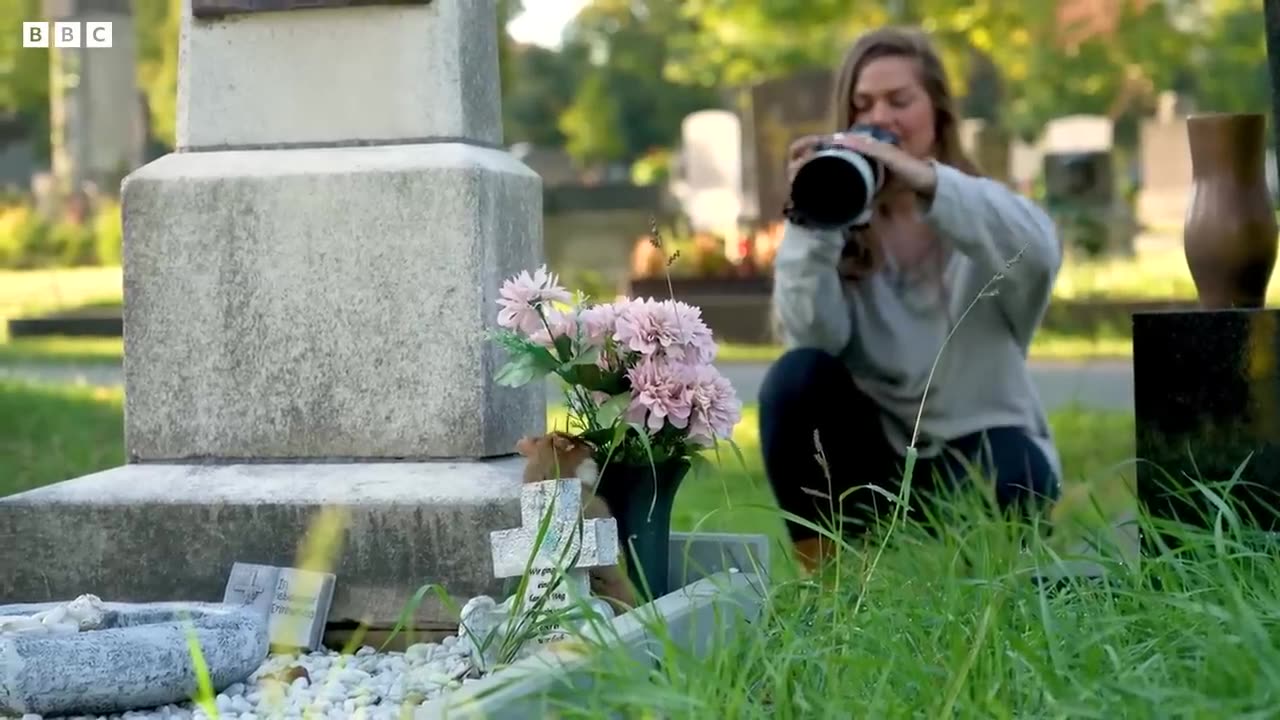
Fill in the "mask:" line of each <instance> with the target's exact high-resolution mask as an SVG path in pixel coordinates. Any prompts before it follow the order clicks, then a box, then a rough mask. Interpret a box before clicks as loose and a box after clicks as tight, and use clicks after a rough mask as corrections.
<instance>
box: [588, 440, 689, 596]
mask: <svg viewBox="0 0 1280 720" xmlns="http://www.w3.org/2000/svg"><path fill="white" fill-rule="evenodd" d="M689 468H690V464H689V461H688V460H686V459H684V458H677V459H672V460H666V461H663V462H659V463H652V464H651V463H648V462H644V463H615V462H612V461H610V462H609V464H608V465H607V466H606V467H605V469H604V472H603V473H601V475H600V482H599V484H598V485H597V489H596V494H597V495H599V496H600V497H601V498H603V499H604V501H605V503H606V504H607V505H608V506H609V512H611V513H613V517H614V518H615V519H616V520H617V522H618V548H619V549H620V550H621V551H622V552H623V553H624V555H623V557H624V558H625V559H626V565H627V576H628V578H629V579H630V580H631V584H632V585H633V586H635V590H636V601H637V603H639V604H643V603H647V602H651V601H653V600H654V599H655V598H659V597H662V596H663V595H666V594H667V593H668V592H670V590H671V588H670V587H668V585H669V582H668V570H667V568H668V564H669V563H668V561H669V553H670V549H669V547H670V544H671V543H670V541H671V506H672V504H673V503H674V502H675V499H676V491H677V490H679V489H680V483H681V481H683V480H684V476H685V475H686V474H687V473H688V472H689ZM655 470H656V472H655Z"/></svg>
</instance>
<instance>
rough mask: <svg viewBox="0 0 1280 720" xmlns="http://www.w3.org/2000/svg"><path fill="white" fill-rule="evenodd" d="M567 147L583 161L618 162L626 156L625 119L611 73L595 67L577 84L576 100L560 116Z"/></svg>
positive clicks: (589, 162)
mask: <svg viewBox="0 0 1280 720" xmlns="http://www.w3.org/2000/svg"><path fill="white" fill-rule="evenodd" d="M560 131H561V132H562V133H563V134H564V136H565V138H566V139H567V143H566V144H565V150H566V151H568V153H569V155H570V157H572V158H573V159H574V160H575V161H577V162H578V163H579V164H580V165H584V166H586V165H595V164H598V163H609V162H617V161H619V160H622V159H624V158H625V157H626V154H627V146H626V134H627V130H626V128H625V121H624V119H623V110H622V103H621V102H619V98H618V93H616V92H614V90H613V88H612V87H610V82H609V77H608V75H607V74H606V73H605V72H604V71H600V70H596V71H593V72H591V73H590V74H589V75H587V78H586V79H585V80H584V81H583V82H582V85H581V86H580V87H579V88H578V93H577V95H576V96H575V97H574V99H573V104H572V105H570V106H569V108H568V109H567V110H565V112H564V114H562V115H561V116H560Z"/></svg>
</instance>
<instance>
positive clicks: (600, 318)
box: [579, 301, 625, 347]
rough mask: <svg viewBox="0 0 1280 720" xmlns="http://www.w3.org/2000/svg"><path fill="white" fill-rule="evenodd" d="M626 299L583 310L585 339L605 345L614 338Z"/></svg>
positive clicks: (596, 344)
mask: <svg viewBox="0 0 1280 720" xmlns="http://www.w3.org/2000/svg"><path fill="white" fill-rule="evenodd" d="M624 308H625V301H619V302H616V303H605V304H603V305H592V306H591V307H589V308H587V309H586V310H583V311H582V314H581V315H580V316H579V317H580V319H581V320H582V335H583V340H585V341H586V342H587V343H588V344H590V345H594V346H596V347H600V346H603V345H604V344H605V341H606V340H609V339H611V338H613V335H614V332H616V330H617V327H618V316H619V315H620V314H621V313H622V312H623V311H624Z"/></svg>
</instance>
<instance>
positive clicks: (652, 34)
mask: <svg viewBox="0 0 1280 720" xmlns="http://www.w3.org/2000/svg"><path fill="white" fill-rule="evenodd" d="M680 5H681V3H679V2H675V0H646V1H645V2H620V1H619V0H595V1H594V2H591V3H589V4H588V5H587V7H586V8H585V9H583V11H582V12H581V13H579V15H578V17H577V18H576V19H575V20H574V22H573V23H572V24H571V25H570V27H569V28H568V29H567V30H566V42H565V50H564V51H563V52H564V53H565V56H566V58H567V59H569V60H571V66H572V68H573V69H574V70H575V71H576V72H575V76H576V77H577V78H578V79H579V80H578V84H577V86H576V88H575V90H574V94H573V100H572V101H571V102H570V103H569V105H568V106H567V107H565V109H564V111H563V113H562V114H561V116H560V118H559V122H558V129H559V131H560V133H561V134H562V135H563V136H564V137H565V139H566V144H567V149H568V151H569V153H570V155H571V156H573V158H574V159H575V160H576V161H577V162H578V163H579V164H582V165H591V164H596V163H607V162H631V161H633V160H636V159H637V158H640V157H642V156H644V155H645V154H646V153H648V152H650V151H651V150H653V149H654V148H659V147H671V146H673V145H675V144H676V143H678V142H679V137H680V123H681V121H682V120H683V119H684V117H685V116H686V115H688V114H689V113H691V112H693V111H695V110H701V109H704V108H708V107H718V106H720V104H721V99H720V97H719V95H718V94H717V92H716V90H715V89H714V87H715V86H714V85H702V84H699V83H692V82H685V81H682V80H679V79H676V78H672V77H670V76H669V75H668V74H667V73H666V72H665V70H666V69H667V68H668V67H669V56H670V54H671V52H672V50H671V38H673V37H679V36H680V35H681V33H684V32H688V30H689V29H690V24H689V22H688V21H687V20H686V19H685V17H684V16H683V15H682V13H681V10H680Z"/></svg>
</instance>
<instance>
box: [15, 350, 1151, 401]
mask: <svg viewBox="0 0 1280 720" xmlns="http://www.w3.org/2000/svg"><path fill="white" fill-rule="evenodd" d="M766 369H767V366H766V365H764V364H762V363H730V364H726V365H725V366H723V368H722V371H723V372H724V374H725V375H726V376H727V377H728V378H729V381H730V382H731V383H733V386H734V387H735V388H737V390H738V394H739V396H740V397H742V399H743V400H744V401H745V402H754V401H755V399H756V396H757V395H758V393H759V390H760V381H761V380H762V379H763V378H764V373H765V370H766ZM1032 375H1033V377H1034V378H1035V381H1036V384H1037V385H1038V386H1039V388H1040V396H1041V398H1042V399H1043V400H1044V403H1045V406H1046V407H1047V408H1049V409H1050V410H1053V409H1057V408H1061V407H1063V406H1065V405H1071V404H1073V403H1078V404H1080V405H1082V406H1083V407H1087V408H1092V409H1099V410H1132V409H1133V375H1132V366H1131V365H1130V363H1129V362H1127V361H1122V360H1115V361H1111V360H1109V361H1098V362H1087V363H1079V362H1048V361H1044V362H1034V363H1033V364H1032ZM0 378H18V379H23V380H35V381H44V382H56V383H73V384H89V385H99V386H118V385H120V384H121V382H122V380H121V371H120V368H119V367H117V366H113V365H85V366H68V365H40V364H24V365H7V366H6V365H0ZM557 398H558V393H548V400H552V399H557Z"/></svg>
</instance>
